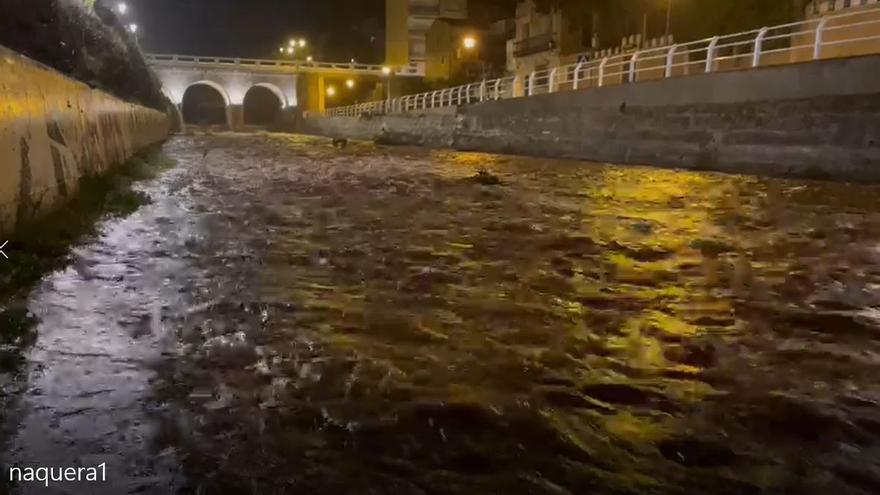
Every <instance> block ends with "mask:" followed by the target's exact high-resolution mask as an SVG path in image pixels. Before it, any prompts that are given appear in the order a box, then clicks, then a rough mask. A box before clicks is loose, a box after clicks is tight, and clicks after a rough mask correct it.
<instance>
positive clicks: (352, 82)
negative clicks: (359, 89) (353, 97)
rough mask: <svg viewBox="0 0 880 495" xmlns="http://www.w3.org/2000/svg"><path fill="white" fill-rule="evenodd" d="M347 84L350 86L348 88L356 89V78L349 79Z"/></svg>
mask: <svg viewBox="0 0 880 495" xmlns="http://www.w3.org/2000/svg"><path fill="white" fill-rule="evenodd" d="M345 85H346V86H348V89H354V79H347V80H346V81H345Z"/></svg>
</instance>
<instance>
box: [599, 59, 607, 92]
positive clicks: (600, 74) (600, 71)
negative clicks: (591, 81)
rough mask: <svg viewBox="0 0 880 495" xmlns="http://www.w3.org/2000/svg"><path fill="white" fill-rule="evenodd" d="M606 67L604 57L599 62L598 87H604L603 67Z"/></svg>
mask: <svg viewBox="0 0 880 495" xmlns="http://www.w3.org/2000/svg"><path fill="white" fill-rule="evenodd" d="M606 65H608V57H604V58H603V59H602V61H601V62H599V87H600V88H601V87H602V86H604V85H605V66H606Z"/></svg>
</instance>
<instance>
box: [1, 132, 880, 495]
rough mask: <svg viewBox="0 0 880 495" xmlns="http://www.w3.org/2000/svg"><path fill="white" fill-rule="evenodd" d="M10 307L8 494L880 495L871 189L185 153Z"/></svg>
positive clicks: (288, 144) (267, 152) (312, 152)
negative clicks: (97, 475) (95, 473)
mask: <svg viewBox="0 0 880 495" xmlns="http://www.w3.org/2000/svg"><path fill="white" fill-rule="evenodd" d="M165 151H166V153H167V154H168V155H170V156H171V157H172V158H174V159H176V160H177V162H178V166H177V167H176V168H174V169H172V170H170V171H168V172H166V173H164V174H163V175H162V176H160V177H159V178H157V179H155V180H152V181H149V182H147V183H145V184H143V185H141V186H139V187H141V188H142V189H143V191H144V192H145V193H147V194H149V195H150V197H151V198H152V199H153V201H152V203H151V204H149V205H147V206H144V207H142V208H141V209H140V210H138V211H137V212H136V213H134V214H133V215H131V216H129V217H126V218H123V219H116V220H110V221H107V222H105V224H104V225H102V227H101V235H100V236H99V237H98V238H97V239H96V240H95V241H93V242H90V243H87V244H84V245H81V246H78V247H76V248H75V251H74V262H73V264H72V265H71V266H70V267H68V268H67V269H65V270H62V271H59V272H55V273H52V274H49V275H47V276H46V277H45V278H44V279H43V280H42V282H41V283H40V284H39V285H38V286H37V287H36V288H35V289H34V290H33V292H32V293H31V296H30V298H29V301H28V307H29V309H30V311H31V312H32V313H33V314H34V315H35V316H36V317H37V318H38V321H39V323H38V325H37V328H36V342H35V343H34V344H33V345H32V346H31V347H29V348H28V350H27V351H26V354H25V358H26V365H25V370H24V373H23V376H22V378H21V379H20V380H14V379H13V378H11V377H9V376H5V375H4V391H5V395H6V396H7V397H8V398H10V399H9V400H8V406H7V408H8V411H6V413H7V414H6V417H7V420H6V423H7V424H6V425H5V431H7V432H8V433H9V434H8V438H7V441H6V452H5V455H4V463H5V465H6V466H9V465H11V464H16V465H21V466H76V465H84V466H92V465H95V464H98V463H100V462H106V463H107V482H105V483H99V484H79V485H77V484H70V485H65V484H54V485H53V486H52V487H51V488H50V489H49V490H46V489H45V488H44V487H41V486H36V485H33V484H26V483H23V484H19V485H18V486H17V487H16V488H15V492H16V493H173V492H177V493H204V494H217V493H322V494H323V493H327V494H502V493H503V494H514V493H516V494H519V493H523V494H584V493H597V494H605V493H608V494H642V493H651V494H686V493H687V494H689V493H719V494H753V493H754V494H757V493H780V494H783V493H798V494H827V493H837V494H870V493H878V492H880V367H878V365H880V343H878V336H880V285H878V282H880V188H878V187H871V186H849V185H845V184H840V183H823V182H807V181H786V180H779V179H763V178H755V177H745V176H731V175H721V174H714V173H700V172H680V171H670V170H658V169H651V168H641V167H617V166H610V165H599V164H590V163H582V162H568V161H552V160H536V159H524V158H516V157H507V156H495V155H484V154H469V153H459V152H442V151H429V150H420V149H408V148H383V147H376V146H373V145H367V144H351V145H350V146H349V147H348V148H346V149H344V150H339V149H335V148H333V147H332V145H331V143H330V141H329V140H321V139H314V138H307V137H299V136H287V135H269V134H262V135H260V134H253V135H232V134H230V135H215V136H181V137H177V138H174V139H172V140H171V141H170V142H169V143H167V145H166V146H165Z"/></svg>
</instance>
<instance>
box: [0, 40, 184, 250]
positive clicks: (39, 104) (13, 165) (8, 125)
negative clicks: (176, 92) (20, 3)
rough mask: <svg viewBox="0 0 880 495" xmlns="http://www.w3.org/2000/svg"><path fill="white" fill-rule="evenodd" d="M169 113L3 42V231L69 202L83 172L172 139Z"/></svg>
mask: <svg viewBox="0 0 880 495" xmlns="http://www.w3.org/2000/svg"><path fill="white" fill-rule="evenodd" d="M169 125H170V120H169V118H168V116H167V115H166V114H164V113H162V112H159V111H157V110H153V109H150V108H146V107H144V106H141V105H137V104H133V103H129V102H126V101H123V100H121V99H119V98H117V97H114V96H111V95H110V94H108V93H105V92H102V91H99V90H95V89H92V88H90V87H89V86H87V85H86V84H83V83H81V82H79V81H76V80H74V79H71V78H69V77H67V76H65V75H64V74H61V73H60V72H57V71H55V70H53V69H50V68H48V67H46V66H43V65H41V64H39V63H37V62H34V61H33V60H30V59H28V58H26V57H24V56H22V55H20V54H18V53H16V52H14V51H12V50H9V49H7V48H5V47H0V234H3V233H8V232H11V231H12V230H14V229H15V228H16V227H20V226H23V225H25V224H27V223H28V222H30V221H32V220H34V219H36V218H37V217H39V216H40V215H42V214H45V213H47V212H49V211H51V210H52V209H54V208H57V207H59V206H60V205H62V204H63V203H64V202H65V200H66V199H68V198H70V197H72V196H73V195H75V194H76V193H77V191H78V186H79V180H80V179H81V178H83V177H86V176H90V175H95V174H102V173H104V172H106V171H108V169H110V168H111V167H112V166H114V165H118V164H121V163H123V162H125V161H126V160H128V159H129V158H131V157H132V156H133V155H134V154H135V153H137V152H138V151H140V150H142V149H143V148H145V147H147V146H149V145H151V144H154V143H158V142H160V141H162V140H164V139H165V138H166V137H167V136H168V133H169Z"/></svg>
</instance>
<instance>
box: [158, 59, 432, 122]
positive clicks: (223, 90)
mask: <svg viewBox="0 0 880 495" xmlns="http://www.w3.org/2000/svg"><path fill="white" fill-rule="evenodd" d="M146 59H147V62H148V63H149V64H150V66H151V67H152V69H153V71H154V72H155V73H156V75H157V76H158V77H159V79H160V81H161V82H162V86H163V90H164V92H165V94H166V95H167V96H168V97H169V98H170V99H171V101H172V102H174V104H175V105H177V107H178V109H179V110H180V112H179V113H180V115H181V120H182V119H183V100H184V95H185V94H186V92H187V90H189V89H190V88H191V87H193V86H196V85H205V86H209V87H211V88H213V89H214V90H215V91H216V92H217V93H218V94H219V95H220V96H221V97H222V98H223V102H224V104H225V106H226V124H227V126H228V127H229V128H230V129H233V130H234V129H240V128H242V127H243V126H244V99H245V95H247V93H248V91H250V90H251V89H253V88H255V87H260V88H265V89H268V90H269V91H271V92H272V93H273V94H274V95H275V96H276V97H277V98H278V101H279V102H280V104H281V109H282V112H284V113H288V114H289V113H292V112H295V111H299V112H302V111H314V112H323V111H324V109H325V79H326V78H327V77H334V76H335V77H347V76H360V77H364V76H366V77H373V78H382V77H387V76H390V75H392V74H393V75H394V76H395V77H397V76H400V77H413V76H422V75H424V67H423V66H422V65H420V64H410V65H407V66H403V67H383V66H381V65H375V64H358V63H333V62H312V61H299V60H264V59H246V58H224V57H194V56H186V55H159V54H148V55H146ZM181 123H182V122H181Z"/></svg>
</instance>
